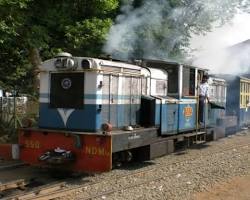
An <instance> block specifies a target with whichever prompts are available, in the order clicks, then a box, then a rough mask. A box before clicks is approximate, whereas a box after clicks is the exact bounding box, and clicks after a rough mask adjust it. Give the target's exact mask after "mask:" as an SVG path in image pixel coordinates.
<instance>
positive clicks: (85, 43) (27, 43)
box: [0, 0, 250, 94]
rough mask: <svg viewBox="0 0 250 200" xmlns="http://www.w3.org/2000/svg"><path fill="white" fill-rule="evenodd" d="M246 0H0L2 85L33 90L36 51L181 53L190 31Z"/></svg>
mask: <svg viewBox="0 0 250 200" xmlns="http://www.w3.org/2000/svg"><path fill="white" fill-rule="evenodd" d="M249 6H250V5H249V4H248V3H247V1H244V0H225V1H220V0H215V1H213V2H212V1H205V0H91V1H89V0H42V1H41V0H0V60H1V62H0V87H2V88H6V89H11V88H13V87H14V86H15V87H18V88H19V89H20V90H21V92H26V93H30V94H32V93H33V92H34V83H35V79H34V76H35V71H36V68H37V65H38V64H39V59H38V61H37V62H35V61H34V58H37V57H36V56H34V52H39V54H40V57H41V59H42V60H44V59H48V58H50V57H51V56H54V55H55V54H57V53H58V52H60V51H67V52H70V53H72V54H74V55H87V56H98V55H99V54H101V53H102V51H103V49H102V48H103V46H104V44H105V50H106V52H107V53H110V52H111V53H112V54H116V53H117V52H118V53H120V54H121V55H125V54H127V55H128V56H127V57H126V58H131V57H137V58H138V57H154V58H166V57H171V58H180V57H183V56H185V55H184V53H185V48H186V47H187V46H188V45H189V39H190V36H191V34H192V33H196V34H202V33H205V32H207V31H209V30H210V29H211V24H212V23H214V22H215V21H216V22H218V24H223V23H224V22H225V21H227V20H229V19H230V18H231V17H233V14H234V13H235V12H236V10H237V9H239V8H244V9H245V10H247V9H249ZM110 27H111V28H110ZM114 44H115V45H114ZM112 45H113V46H112Z"/></svg>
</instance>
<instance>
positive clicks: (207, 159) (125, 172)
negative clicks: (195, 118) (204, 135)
mask: <svg viewBox="0 0 250 200" xmlns="http://www.w3.org/2000/svg"><path fill="white" fill-rule="evenodd" d="M140 171H141V173H140ZM129 174H132V175H129ZM235 177H236V178H235ZM237 177H243V178H242V179H240V178H239V179H238V178H237ZM249 177H250V132H248V131H246V132H241V133H240V134H237V135H234V136H231V137H227V138H224V139H221V140H219V141H214V142H211V143H207V144H205V145H200V146H198V147H197V148H193V149H189V150H187V151H183V152H179V153H175V154H173V155H168V156H164V157H162V158H159V159H155V160H153V161H151V162H146V163H144V164H138V165H135V166H129V167H124V168H121V169H115V170H113V171H111V172H109V173H104V174H100V175H95V176H94V177H92V178H91V179H90V180H89V181H90V182H93V183H96V184H93V185H83V187H82V188H81V189H79V190H78V191H77V192H75V193H74V194H72V195H70V196H67V198H62V199H77V200H78V199H79V200H80V199H112V200H123V199H141V200H144V199H159V200H160V199H168V200H205V199H206V200H207V199H209V198H210V196H211V198H210V199H211V200H212V199H215V198H214V196H213V195H214V193H213V191H215V190H216V191H218V193H216V194H217V196H218V194H220V195H222V196H220V197H219V198H217V199H218V200H219V199H228V196H226V195H227V192H226V191H227V190H230V188H231V187H233V186H234V182H232V181H236V182H235V184H237V181H238V183H239V184H240V181H243V183H244V184H245V185H246V184H249V182H250V180H249ZM226 181H228V182H229V183H232V185H231V186H230V185H229V186H228V185H226V184H225V182H226ZM215 185H218V186H221V188H222V189H221V188H220V189H217V188H214V186H215ZM223 188H224V189H225V191H224V190H223ZM248 188H249V187H248ZM241 190H242V193H241V195H236V196H237V198H233V196H232V195H231V199H230V200H245V199H248V200H249V199H250V198H249V195H250V191H248V190H247V187H244V186H242V187H241ZM243 190H244V192H243ZM207 191H212V192H210V193H209V192H207ZM223 191H224V193H223ZM204 192H206V193H204ZM231 192H232V193H234V191H233V190H231ZM223 195H224V196H223ZM210 199H209V200H210ZM217 199H215V200H217Z"/></svg>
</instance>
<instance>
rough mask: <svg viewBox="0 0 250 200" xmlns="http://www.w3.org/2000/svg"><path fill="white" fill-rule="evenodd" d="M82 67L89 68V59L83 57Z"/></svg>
mask: <svg viewBox="0 0 250 200" xmlns="http://www.w3.org/2000/svg"><path fill="white" fill-rule="evenodd" d="M81 66H82V69H90V68H91V62H90V60H87V59H83V60H82V62H81Z"/></svg>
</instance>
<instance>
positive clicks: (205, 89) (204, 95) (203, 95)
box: [198, 75, 209, 125]
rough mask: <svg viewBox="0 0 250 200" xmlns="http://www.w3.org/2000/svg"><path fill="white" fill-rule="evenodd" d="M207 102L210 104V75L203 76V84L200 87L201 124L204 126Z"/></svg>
mask: <svg viewBox="0 0 250 200" xmlns="http://www.w3.org/2000/svg"><path fill="white" fill-rule="evenodd" d="M206 100H207V101H208V102H209V84H208V75H203V77H202V81H201V84H200V86H199V116H198V119H199V124H200V125H204V122H205V119H204V117H205V116H204V110H205V105H206Z"/></svg>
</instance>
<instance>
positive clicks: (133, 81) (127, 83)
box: [122, 76, 141, 126]
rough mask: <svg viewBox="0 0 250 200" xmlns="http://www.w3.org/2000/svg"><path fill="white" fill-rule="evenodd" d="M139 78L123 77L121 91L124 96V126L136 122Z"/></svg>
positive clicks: (138, 102)
mask: <svg viewBox="0 0 250 200" xmlns="http://www.w3.org/2000/svg"><path fill="white" fill-rule="evenodd" d="M140 81H141V80H140V78H138V77H132V76H125V77H123V84H122V88H123V89H122V91H123V98H124V119H123V122H124V126H128V125H136V124H138V121H139V119H138V117H137V116H138V112H139V109H140V101H141V99H140V92H141V82H140Z"/></svg>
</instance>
